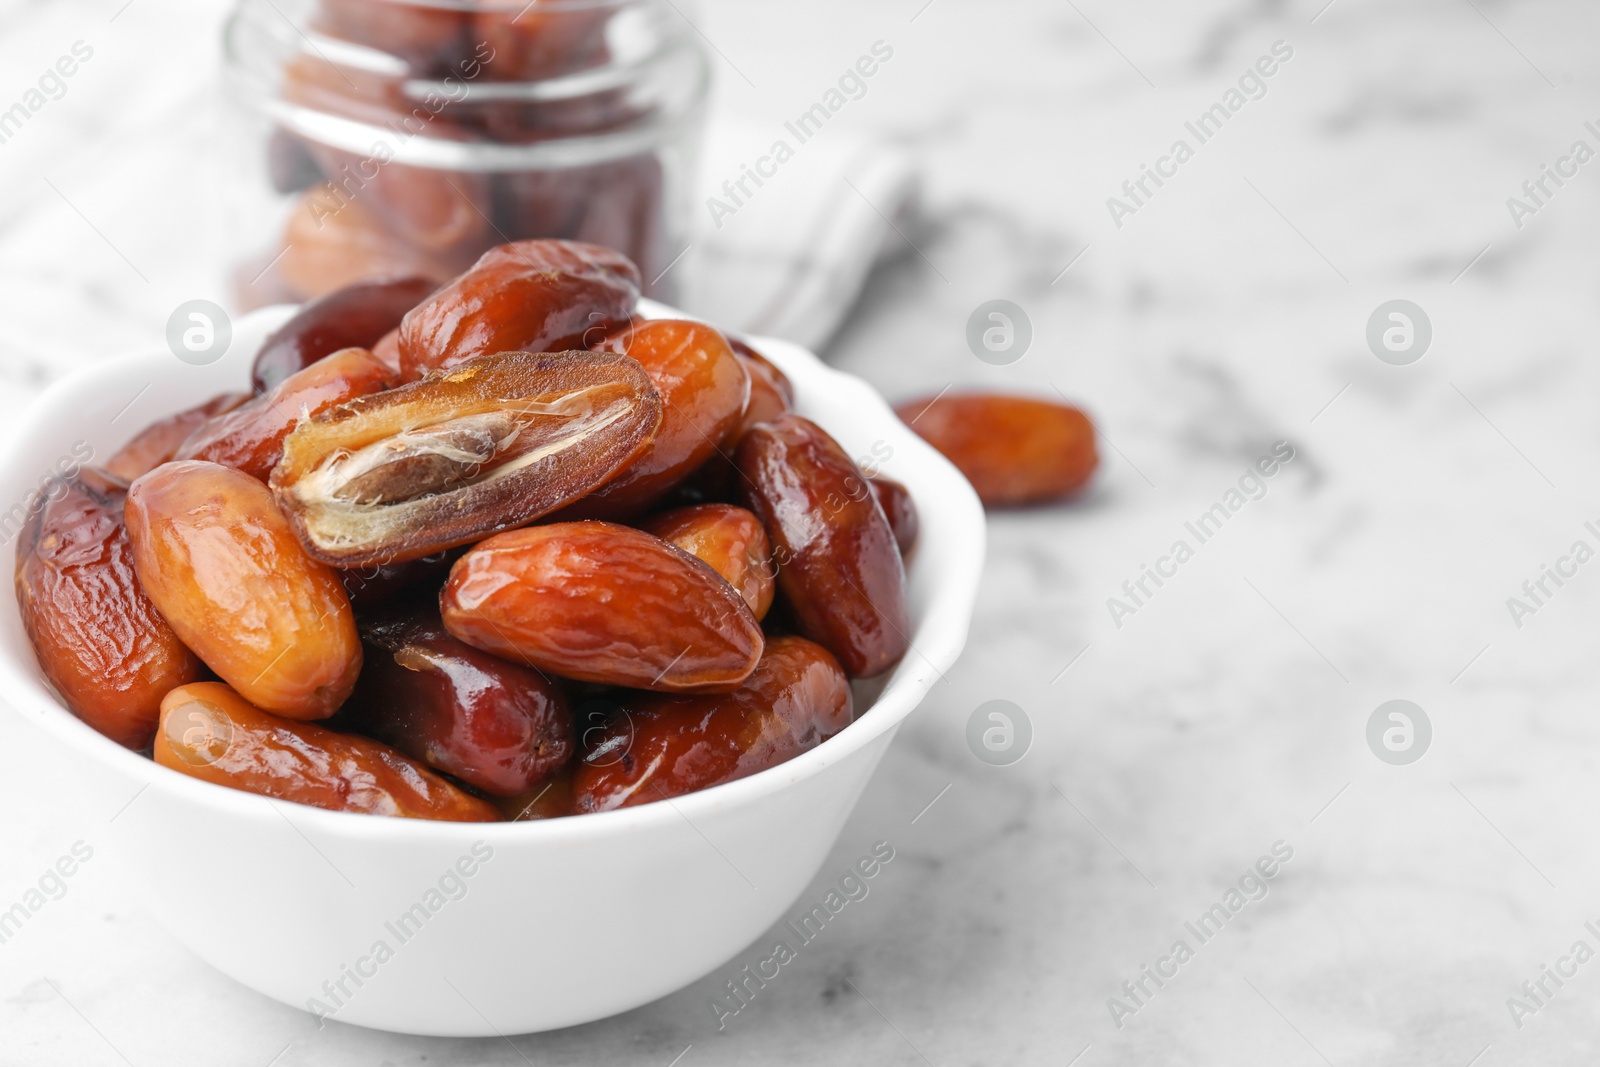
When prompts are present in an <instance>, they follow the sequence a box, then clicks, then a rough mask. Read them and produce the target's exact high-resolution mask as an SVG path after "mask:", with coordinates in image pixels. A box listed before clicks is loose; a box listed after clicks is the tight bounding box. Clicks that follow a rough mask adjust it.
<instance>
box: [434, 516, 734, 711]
mask: <svg viewBox="0 0 1600 1067" xmlns="http://www.w3.org/2000/svg"><path fill="white" fill-rule="evenodd" d="M439 603H440V606H441V608H442V609H443V613H444V624H445V628H446V629H448V630H449V631H450V632H451V633H452V634H454V635H455V636H456V637H459V638H460V639H461V640H463V641H465V642H467V644H469V645H474V646H476V647H478V648H481V649H483V650H484V651H486V652H493V653H494V654H495V655H497V656H504V657H506V658H507V659H512V660H516V661H518V662H520V663H526V664H528V665H529V666H532V667H537V668H539V669H540V670H544V671H549V672H550V673H551V674H556V675H560V676H562V677H564V678H575V679H578V680H579V681H585V682H598V683H601V684H603V685H622V686H628V687H629V688H633V689H654V690H664V691H669V692H671V691H684V690H690V691H717V690H728V689H732V688H735V687H737V686H738V685H739V683H741V682H742V681H744V679H745V678H746V677H747V676H748V675H749V674H750V672H751V671H752V670H754V669H755V666H756V661H757V660H758V659H760V657H761V648H762V635H761V624H760V623H758V622H757V621H756V619H755V616H754V615H752V614H751V613H750V609H749V607H747V606H746V605H745V602H744V600H743V598H741V597H740V596H739V594H738V593H737V592H735V591H734V589H733V587H732V586H730V585H729V584H728V583H727V582H726V581H724V580H723V579H722V578H721V577H720V576H719V575H718V574H717V573H716V572H715V571H713V570H712V569H711V568H710V567H708V566H707V565H706V564H704V563H702V562H701V561H700V560H698V559H696V558H695V557H693V556H691V555H689V554H688V553H687V552H684V551H683V550H681V549H679V548H675V547H674V546H672V545H669V544H667V543H666V542H665V541H663V540H661V539H660V538H659V537H654V536H652V535H650V534H647V533H645V532H643V531H642V530H635V529H632V528H630V527H627V526H616V525H613V524H611V523H607V522H568V523H552V524H551V525H548V526H534V527H530V528H529V529H526V530H513V531H511V532H510V533H503V534H498V535H496V536H494V537H491V538H489V539H488V540H487V541H484V542H483V543H482V544H480V545H478V546H477V547H475V548H473V549H472V550H471V551H470V552H468V553H467V554H466V555H465V556H463V557H461V559H460V560H459V561H457V563H456V565H455V567H454V568H452V569H451V571H450V580H449V581H448V582H446V583H445V587H444V592H443V593H441V594H440V596H439Z"/></svg>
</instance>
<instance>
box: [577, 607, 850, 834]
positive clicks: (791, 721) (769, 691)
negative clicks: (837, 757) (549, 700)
mask: <svg viewBox="0 0 1600 1067" xmlns="http://www.w3.org/2000/svg"><path fill="white" fill-rule="evenodd" d="M624 711H625V713H624V714H620V715H618V716H617V717H616V719H615V720H614V722H613V724H612V726H611V727H610V728H609V729H608V730H607V732H606V736H605V737H603V738H602V739H600V741H599V743H598V744H596V745H594V746H592V748H591V749H590V751H589V752H588V754H587V755H586V756H585V757H584V760H583V762H582V763H580V764H578V767H577V770H576V771H575V772H574V774H573V799H574V807H575V808H576V810H577V811H579V812H591V811H610V810H612V809H614V808H626V807H633V806H635V805H638V804H648V803H649V802H651V801H653V800H665V799H667V798H669V797H677V796H682V795H684V794H685V793H693V792H695V791H697V790H700V789H708V788H710V787H711V786H714V785H721V784H723V783H724V782H731V781H734V780H736V779H739V778H744V777H747V776H749V775H752V774H755V773H756V772H758V771H764V770H766V769H767V768H768V767H776V766H777V765H778V764H780V763H783V762H785V761H787V760H791V759H793V758H794V757H796V756H798V755H800V753H802V752H805V751H807V750H809V749H812V748H815V747H816V746H817V745H819V744H821V743H822V742H823V741H826V740H827V739H828V738H830V737H832V736H833V735H834V734H837V733H838V732H839V731H840V730H843V729H844V728H845V727H846V726H848V725H850V719H851V714H852V705H851V697H850V683H849V680H848V679H846V678H845V674H844V670H843V669H842V668H841V667H840V666H839V662H838V661H837V660H836V659H834V658H833V656H832V655H830V654H829V653H828V652H827V650H826V649H824V648H822V647H821V646H820V645H816V644H813V643H812V642H810V641H807V640H806V639H805V638H802V637H775V638H773V639H772V640H771V641H770V642H769V643H768V644H767V651H766V654H765V655H763V656H762V657H761V663H760V665H759V666H758V667H756V669H755V672H754V673H753V674H751V675H750V677H749V678H748V679H747V680H746V681H745V683H744V685H742V686H740V687H739V688H738V689H736V690H735V691H733V692H732V693H727V694H722V695H696V696H661V695H646V694H637V695H635V696H633V697H632V698H630V699H629V700H628V701H627V702H626V703H625V705H624Z"/></svg>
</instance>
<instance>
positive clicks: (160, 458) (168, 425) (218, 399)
mask: <svg viewBox="0 0 1600 1067" xmlns="http://www.w3.org/2000/svg"><path fill="white" fill-rule="evenodd" d="M249 399H250V394H249V393H223V394H221V395H220V396H214V397H212V398H211V399H210V400H207V401H206V402H205V403H204V404H200V405H197V406H195V407H192V408H189V409H188V410H187V411H180V412H178V413H177V414H176V415H169V416H168V417H167V418H164V419H162V420H161V421H160V422H153V423H151V424H150V425H149V426H146V427H145V428H144V429H142V430H140V431H139V432H138V433H137V434H135V435H134V437H133V439H132V440H131V441H129V442H128V443H127V444H125V445H123V446H122V447H121V448H119V449H117V451H116V454H115V455H113V456H112V457H111V458H110V459H108V460H106V466H105V469H106V470H107V471H108V472H110V473H111V474H114V475H116V476H117V477H118V478H121V479H122V480H123V481H125V482H131V481H133V480H134V479H135V478H137V477H139V475H141V474H143V473H145V472H146V471H152V470H155V469H156V468H157V467H159V466H161V465H162V464H163V463H165V462H167V460H169V459H171V458H172V457H173V456H175V455H176V454H177V452H178V449H179V447H181V446H182V444H183V442H184V441H186V440H188V438H189V435H190V434H192V433H194V432H195V430H197V429H199V428H200V427H201V426H203V425H205V424H206V423H208V422H210V421H211V420H212V419H214V418H216V417H217V416H218V415H224V414H227V413H228V412H230V411H232V410H233V409H234V408H236V407H238V406H239V405H240V404H243V403H244V402H245V401H247V400H249Z"/></svg>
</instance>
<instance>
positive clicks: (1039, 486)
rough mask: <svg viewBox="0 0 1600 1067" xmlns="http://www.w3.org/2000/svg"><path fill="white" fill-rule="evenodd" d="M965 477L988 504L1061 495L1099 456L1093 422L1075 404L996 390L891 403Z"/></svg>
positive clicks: (1078, 485) (1080, 483) (1076, 486)
mask: <svg viewBox="0 0 1600 1067" xmlns="http://www.w3.org/2000/svg"><path fill="white" fill-rule="evenodd" d="M895 414H896V415H899V416H900V418H901V419H903V420H904V421H905V422H906V423H907V424H908V425H909V426H910V427H911V428H912V429H913V430H915V431H916V432H917V434H918V435H919V436H921V437H922V439H923V440H925V441H927V442H928V443H929V444H930V445H932V446H933V447H934V448H936V449H938V450H939V451H940V452H941V453H943V454H944V457H945V458H946V459H948V460H949V461H950V462H951V463H954V464H955V465H956V468H957V469H958V470H960V471H961V473H962V474H964V475H966V476H967V480H968V481H969V482H971V483H972V487H973V488H974V489H976V490H977V491H978V499H980V500H982V501H983V502H984V504H985V505H986V506H988V507H1021V506H1025V505H1028V504H1042V503H1046V502H1049V501H1053V500H1061V499H1063V498H1066V497H1070V496H1072V495H1073V494H1075V493H1077V492H1078V491H1080V490H1081V489H1083V487H1084V486H1086V485H1088V484H1089V479H1090V478H1091V477H1092V476H1093V475H1094V469H1095V467H1096V466H1097V465H1098V463H1099V457H1098V456H1097V454H1096V451H1095V433H1094V423H1092V422H1090V421H1089V416H1087V415H1085V414H1084V413H1083V412H1082V411H1079V410H1078V409H1077V408H1074V407H1069V406H1067V405H1066V404H1058V403H1055V402H1053V401H1049V400H1038V399H1035V398H1033V397H1025V396H1004V395H1001V394H996V393H946V394H945V395H943V396H941V397H935V398H932V399H928V398H924V399H922V400H915V401H911V402H909V403H905V404H901V405H899V406H897V407H896V408H895Z"/></svg>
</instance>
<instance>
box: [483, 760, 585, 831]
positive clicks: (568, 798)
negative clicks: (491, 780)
mask: <svg viewBox="0 0 1600 1067" xmlns="http://www.w3.org/2000/svg"><path fill="white" fill-rule="evenodd" d="M494 806H495V807H497V808H499V809H500V814H501V816H502V817H504V819H505V820H506V822H533V821H535V820H538V819H560V818H563V817H565V816H568V815H576V814H578V813H577V811H576V810H575V809H574V808H573V806H572V767H570V766H568V767H564V768H562V769H561V770H560V771H557V772H556V774H555V776H554V777H552V778H551V779H550V780H549V781H548V782H545V783H544V784H542V785H540V786H538V787H537V788H535V789H531V790H529V791H528V792H526V793H521V794H519V795H517V796H514V797H501V798H499V799H497V800H495V802H494Z"/></svg>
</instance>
